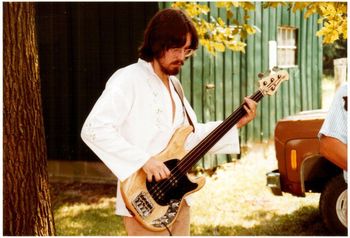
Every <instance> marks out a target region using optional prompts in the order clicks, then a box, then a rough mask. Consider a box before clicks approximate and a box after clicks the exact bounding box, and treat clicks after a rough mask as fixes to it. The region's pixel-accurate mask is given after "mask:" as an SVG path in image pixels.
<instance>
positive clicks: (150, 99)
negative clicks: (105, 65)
mask: <svg viewBox="0 0 350 238" xmlns="http://www.w3.org/2000/svg"><path fill="white" fill-rule="evenodd" d="M171 77H174V76H171ZM169 80H170V79H169ZM170 85H171V94H172V96H173V98H174V101H175V106H176V112H175V118H174V121H173V120H172V106H171V98H170V95H169V92H168V90H167V89H166V87H165V86H164V84H163V83H162V81H161V80H160V78H159V77H158V76H157V75H156V74H155V72H154V71H153V68H152V65H151V64H150V63H148V62H146V61H144V60H141V59H139V60H138V62H137V63H135V64H132V65H129V66H127V67H125V68H122V69H119V70H118V71H116V72H115V73H114V74H113V75H112V76H111V78H110V79H109V80H108V82H107V84H106V88H105V90H104V91H103V93H102V95H101V96H100V98H99V99H98V100H97V102H96V104H95V105H94V107H93V109H92V110H91V112H90V114H89V116H88V117H87V119H86V121H85V123H84V125H83V128H82V132H81V137H82V139H83V141H84V142H85V143H86V144H87V145H88V146H89V147H90V149H91V150H92V151H94V153H95V154H96V155H97V156H98V157H99V158H100V159H101V160H102V161H103V163H105V165H106V166H107V167H108V168H109V169H110V170H111V171H112V172H113V173H114V174H115V175H116V176H117V178H118V180H119V181H123V180H125V179H126V178H128V177H129V176H130V175H131V174H133V173H134V172H136V171H137V170H138V169H140V168H141V167H142V166H143V165H144V164H145V162H146V161H147V160H148V159H149V158H150V157H151V156H153V155H156V154H158V153H159V152H161V151H162V150H163V149H164V148H165V147H166V146H167V144H168V142H169V140H170V138H171V137H172V135H173V133H174V132H175V130H176V128H178V127H179V126H180V125H181V124H183V123H186V124H188V121H187V120H186V117H185V115H184V111H183V109H182V104H181V101H180V98H179V96H178V95H177V93H176V91H175V90H174V88H173V86H172V84H170ZM184 101H185V106H186V110H187V111H188V113H189V115H190V117H191V119H192V121H193V123H194V126H195V133H192V134H191V135H190V136H189V137H188V138H187V141H186V143H185V145H186V149H187V150H190V149H192V148H193V147H194V146H196V145H197V144H198V143H199V141H201V140H202V139H203V138H204V137H205V136H206V135H208V134H209V133H210V132H211V131H212V130H213V129H214V128H216V127H217V126H218V125H219V124H220V122H219V121H217V122H208V123H205V124H201V123H198V122H197V119H196V115H195V113H194V111H193V109H192V108H191V106H190V104H189V103H188V101H187V100H186V99H185V100H184ZM209 152H211V153H223V154H233V153H239V141H238V132H237V129H236V127H233V128H232V129H231V130H230V131H229V132H228V133H227V134H226V135H225V136H224V137H223V138H222V139H221V140H220V141H219V142H218V143H217V144H216V145H215V146H214V147H213V148H212V149H211V150H210V151H209ZM119 187H120V186H119V184H118V191H117V206H116V213H117V214H118V215H123V216H130V213H129V212H128V210H127V209H126V207H125V204H124V201H123V199H122V196H121V194H120V189H119Z"/></svg>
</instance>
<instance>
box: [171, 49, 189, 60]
mask: <svg viewBox="0 0 350 238" xmlns="http://www.w3.org/2000/svg"><path fill="white" fill-rule="evenodd" d="M169 52H170V53H171V54H176V55H179V54H182V52H184V55H185V58H188V57H190V56H191V55H193V53H194V49H184V48H170V49H169Z"/></svg>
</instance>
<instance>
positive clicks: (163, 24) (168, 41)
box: [139, 8, 198, 62]
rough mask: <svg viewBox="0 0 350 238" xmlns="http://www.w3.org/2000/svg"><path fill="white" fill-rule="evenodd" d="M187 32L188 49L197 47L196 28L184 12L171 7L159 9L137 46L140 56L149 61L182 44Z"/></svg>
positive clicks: (184, 41)
mask: <svg viewBox="0 0 350 238" xmlns="http://www.w3.org/2000/svg"><path fill="white" fill-rule="evenodd" d="M187 33H190V35H191V45H190V49H194V50H195V49H197V47H198V35H197V31H196V28H195V27H194V25H193V23H192V22H191V20H190V19H189V18H188V17H187V16H186V15H185V14H184V12H182V11H181V10H178V9H171V8H167V9H164V10H161V11H159V12H158V13H157V14H156V15H154V16H153V18H152V19H151V20H150V22H149V23H148V25H147V28H146V30H145V33H144V40H143V43H142V45H141V46H140V48H139V56H140V58H141V59H143V60H145V61H148V62H150V61H152V60H153V59H154V58H156V59H157V58H159V57H161V56H162V54H163V53H164V51H165V50H167V49H170V48H178V47H182V46H184V45H185V43H186V36H187Z"/></svg>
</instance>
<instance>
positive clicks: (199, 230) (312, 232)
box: [191, 206, 331, 236]
mask: <svg viewBox="0 0 350 238" xmlns="http://www.w3.org/2000/svg"><path fill="white" fill-rule="evenodd" d="M261 213H263V214H259V211H258V212H257V214H252V218H251V219H252V220H253V217H255V220H256V217H265V215H266V211H262V212H261ZM247 220H249V217H248V218H247ZM191 235H194V236H252V235H254V236H259V235H261V236H329V235H331V234H330V233H329V232H328V231H327V230H326V228H325V227H324V225H323V223H322V219H321V216H320V214H319V210H318V208H315V207H312V206H305V207H302V208H300V209H298V210H296V211H294V212H293V213H291V214H285V215H278V214H273V215H272V217H271V218H270V219H264V218H261V220H260V224H258V225H254V226H252V227H249V228H247V227H243V226H240V225H237V226H222V225H219V226H214V225H194V224H192V225H191Z"/></svg>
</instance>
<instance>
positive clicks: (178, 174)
mask: <svg viewBox="0 0 350 238" xmlns="http://www.w3.org/2000/svg"><path fill="white" fill-rule="evenodd" d="M280 81H281V78H278V79H277V85H278V84H279V83H280ZM274 82H275V81H273V82H271V83H270V84H269V85H267V87H268V88H269V87H271V84H272V83H274ZM275 83H276V82H275ZM274 85H275V84H274ZM274 85H272V86H274ZM263 96H264V95H263V93H262V92H261V91H260V90H258V91H257V92H256V93H254V94H253V95H252V96H251V97H250V98H251V99H253V100H254V101H256V102H258V101H260V100H261V99H262V98H263ZM243 105H244V103H243V104H241V105H240V107H239V108H238V109H237V110H236V111H237V114H238V115H234V114H235V113H233V114H232V115H231V116H232V118H231V116H229V117H228V118H227V120H225V121H233V122H234V121H235V120H237V119H238V120H239V119H240V117H242V116H244V114H245V113H246V112H245V111H243V110H242V108H243ZM239 114H243V115H239ZM233 122H232V123H233ZM232 123H225V124H224V126H223V127H222V128H219V129H218V130H215V129H214V131H213V132H212V133H210V134H209V135H208V137H209V136H213V137H214V138H212V141H215V140H217V139H218V138H217V137H221V134H222V132H221V131H226V130H228V129H230V128H231V127H233V126H234V125H231V124H232ZM219 127H220V126H219ZM227 127H228V128H227ZM219 132H220V133H219ZM202 142H203V141H202ZM202 142H200V143H199V144H198V145H197V146H196V147H195V148H194V149H193V150H192V151H195V150H196V148H199V149H198V152H197V151H195V152H193V153H194V154H193V155H192V154H191V153H189V154H187V155H186V156H191V157H192V158H197V157H198V156H199V155H200V154H202V153H203V152H204V153H206V152H205V151H206V150H207V149H208V147H209V149H210V148H211V147H212V146H211V145H210V146H204V148H200V146H201V144H202ZM216 142H217V141H216ZM216 142H215V143H216ZM215 143H214V144H215ZM186 156H185V157H186ZM195 160H196V159H195ZM192 162H193V159H192V160H191V159H190V160H188V161H186V160H185V159H184V160H180V162H179V163H178V164H177V165H176V166H175V167H174V168H173V169H172V170H171V171H170V172H174V170H175V173H171V175H170V177H169V178H168V179H166V180H164V181H162V182H159V183H157V184H155V185H153V187H152V188H150V190H149V192H150V193H151V195H152V196H153V195H154V194H155V193H159V192H160V193H164V192H167V191H168V190H169V189H171V188H173V186H172V185H171V183H172V181H173V179H175V180H176V179H179V180H180V179H181V178H182V177H183V176H185V175H186V174H187V170H188V169H190V168H191V167H192V166H193V165H192ZM183 169H184V171H183ZM164 186H165V187H164Z"/></svg>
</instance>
